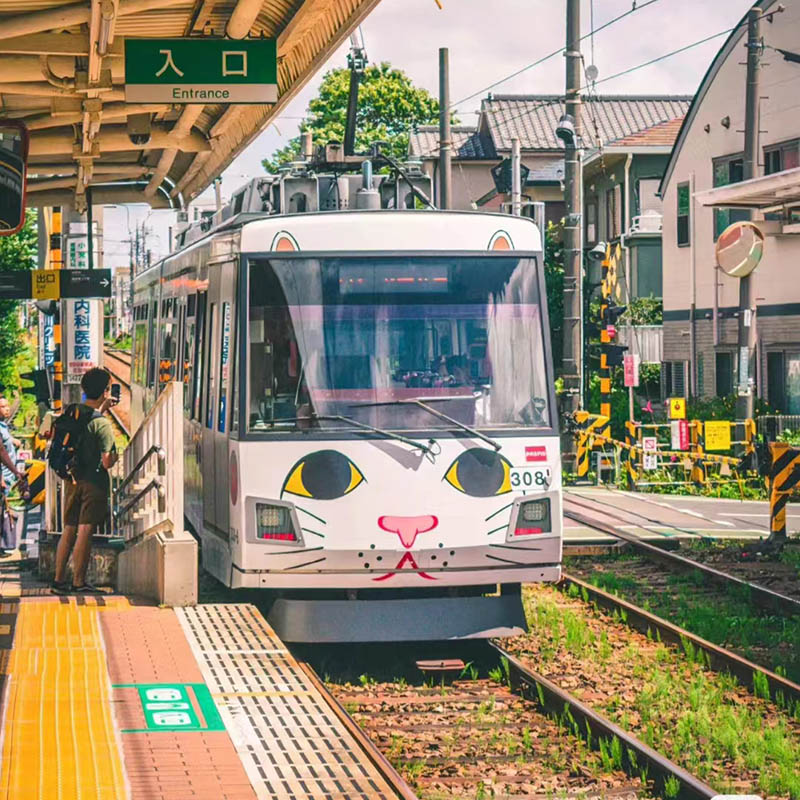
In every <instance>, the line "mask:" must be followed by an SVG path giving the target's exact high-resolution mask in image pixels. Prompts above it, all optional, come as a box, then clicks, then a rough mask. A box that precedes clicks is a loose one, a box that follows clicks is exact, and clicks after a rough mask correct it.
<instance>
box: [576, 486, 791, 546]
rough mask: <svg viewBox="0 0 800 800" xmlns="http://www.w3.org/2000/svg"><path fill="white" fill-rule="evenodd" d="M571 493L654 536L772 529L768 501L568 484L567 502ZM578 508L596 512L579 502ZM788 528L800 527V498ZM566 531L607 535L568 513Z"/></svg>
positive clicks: (754, 534)
mask: <svg viewBox="0 0 800 800" xmlns="http://www.w3.org/2000/svg"><path fill="white" fill-rule="evenodd" d="M570 499H572V500H573V501H574V502H575V503H576V504H577V503H581V502H583V503H588V504H590V505H591V506H592V509H593V510H594V511H602V510H607V512H608V515H609V517H608V519H607V521H608V522H609V523H611V524H614V525H619V526H620V527H622V528H623V529H626V530H631V531H633V532H642V533H644V532H650V533H652V538H661V537H662V536H675V537H692V536H696V535H703V536H714V537H718V538H724V539H730V538H758V537H760V536H767V535H768V534H769V503H767V502H766V501H759V500H744V501H742V500H718V499H716V498H706V497H685V496H679V495H663V494H644V493H633V492H622V491H617V490H615V489H605V488H600V487H597V488H595V487H569V488H568V489H566V490H565V494H564V501H565V504H567V505H568V504H569V501H570ZM575 510H576V511H581V512H583V513H586V514H589V513H592V511H590V510H589V509H587V508H580V507H579V506H577V505H576V506H575ZM642 526H645V527H644V529H643V528H642ZM786 528H787V531H788V532H789V533H790V534H791V533H792V532H800V504H791V503H790V504H789V505H788V506H787V525H786ZM564 537H565V539H577V540H582V541H585V540H587V539H598V538H602V534H598V533H597V531H593V530H590V529H587V528H586V527H585V526H583V525H581V524H580V523H578V522H575V521H573V520H571V519H568V518H565V519H564ZM648 538H649V537H648Z"/></svg>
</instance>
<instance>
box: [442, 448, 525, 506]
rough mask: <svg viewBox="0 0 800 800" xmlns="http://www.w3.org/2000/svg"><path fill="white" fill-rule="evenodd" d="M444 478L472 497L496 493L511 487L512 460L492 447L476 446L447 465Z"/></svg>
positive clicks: (494, 494) (503, 492) (504, 491)
mask: <svg viewBox="0 0 800 800" xmlns="http://www.w3.org/2000/svg"><path fill="white" fill-rule="evenodd" d="M443 480H445V481H447V482H448V483H449V484H450V485H451V486H452V487H453V488H454V489H458V491H459V492H463V493H464V494H468V495H470V496H471V497H494V496H496V495H498V494H506V492H510V491H511V462H510V461H509V460H508V459H506V458H504V457H503V456H501V455H499V454H498V453H495V452H494V451H493V450H487V449H486V448H484V447H473V448H472V449H471V450H466V451H465V452H463V453H462V454H461V455H460V456H459V457H458V458H457V459H456V460H455V461H453V463H452V464H451V465H450V466H449V467H448V468H447V472H445V474H444V478H443Z"/></svg>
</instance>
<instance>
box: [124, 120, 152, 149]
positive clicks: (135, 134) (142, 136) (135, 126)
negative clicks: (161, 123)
mask: <svg viewBox="0 0 800 800" xmlns="http://www.w3.org/2000/svg"><path fill="white" fill-rule="evenodd" d="M128 138H129V139H130V140H131V142H132V143H133V144H138V145H145V144H147V143H148V142H149V141H150V115H149V114H131V116H129V117H128Z"/></svg>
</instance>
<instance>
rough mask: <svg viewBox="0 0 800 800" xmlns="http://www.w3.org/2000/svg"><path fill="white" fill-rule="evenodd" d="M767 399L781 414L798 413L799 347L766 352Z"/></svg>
mask: <svg viewBox="0 0 800 800" xmlns="http://www.w3.org/2000/svg"><path fill="white" fill-rule="evenodd" d="M767 395H768V397H767V400H768V401H769V404H770V406H771V407H772V408H773V409H774V410H775V411H778V412H780V413H783V414H800V349H795V350H786V351H779V352H772V353H767Z"/></svg>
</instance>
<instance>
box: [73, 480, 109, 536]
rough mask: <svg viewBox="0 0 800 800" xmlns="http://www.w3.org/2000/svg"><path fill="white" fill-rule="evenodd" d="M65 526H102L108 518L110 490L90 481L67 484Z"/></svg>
mask: <svg viewBox="0 0 800 800" xmlns="http://www.w3.org/2000/svg"><path fill="white" fill-rule="evenodd" d="M64 485H65V487H66V490H65V495H66V498H65V503H64V524H65V525H102V524H103V523H104V522H105V521H106V517H107V516H108V490H106V489H103V488H101V487H100V486H98V485H97V484H96V483H91V482H90V481H77V482H76V483H65V484H64Z"/></svg>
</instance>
